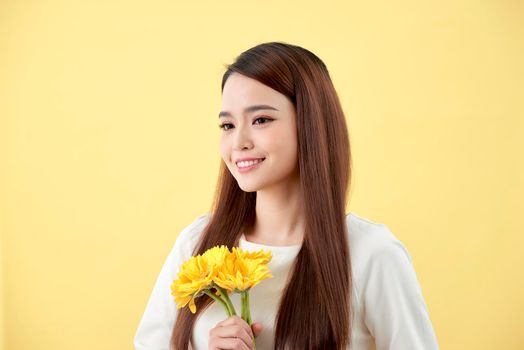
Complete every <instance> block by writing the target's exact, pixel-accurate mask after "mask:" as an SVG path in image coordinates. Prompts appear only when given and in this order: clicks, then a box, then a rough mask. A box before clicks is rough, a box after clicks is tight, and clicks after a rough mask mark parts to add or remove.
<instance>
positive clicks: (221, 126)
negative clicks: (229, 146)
mask: <svg viewBox="0 0 524 350" xmlns="http://www.w3.org/2000/svg"><path fill="white" fill-rule="evenodd" d="M259 119H266V120H268V121H272V120H273V119H271V118H267V117H258V118H256V119H255V121H257V120H259ZM262 124H266V123H262ZM226 125H232V124H231V123H223V124H219V125H218V127H219V128H220V129H222V130H224V131H227V130H229V129H230V128H229V129H226V128H225V126H226Z"/></svg>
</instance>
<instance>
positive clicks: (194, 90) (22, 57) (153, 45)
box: [0, 0, 524, 350]
mask: <svg viewBox="0 0 524 350" xmlns="http://www.w3.org/2000/svg"><path fill="white" fill-rule="evenodd" d="M523 23H524V6H523V3H522V2H521V1H519V0H484V1H483V0H471V1H465V0H445V1H442V0H433V1H415V0H413V1H407V0H400V1H385V0H384V1H340V2H331V1H315V2H310V1H290V2H281V1H264V2H253V1H234V2H233V1H191V2H189V1H187V2H177V1H174V0H171V1H129V0H127V1H114V0H111V1H110V0H104V1H72V0H63V1H57V0H49V1H23V0H20V1H3V2H1V3H0V118H1V119H0V140H1V142H0V146H1V148H0V152H1V153H0V157H1V158H0V186H1V187H0V194H1V196H0V205H1V207H0V215H1V217H0V219H1V220H0V232H1V234H2V236H1V248H2V249H1V251H0V256H1V259H2V260H1V261H2V271H1V273H0V276H1V277H2V279H0V285H1V286H2V289H1V293H0V295H1V297H2V300H3V303H2V306H1V307H0V311H2V313H1V316H2V327H0V329H1V330H2V332H1V334H2V340H3V343H4V344H5V348H4V349H6V350H26V349H27V350H29V349H31V350H33V349H53V350H61V349H64V350H65V349H75V350H83V349H89V350H92V349H107V350H109V349H111V350H114V349H132V348H133V346H132V338H133V336H134V333H135V330H136V327H137V326H138V322H139V320H140V317H141V316H142V313H143V311H144V308H145V304H146V302H147V298H148V297H149V294H150V292H151V289H152V287H153V283H154V282H155V280H156V277H157V275H158V273H159V271H160V268H161V265H162V263H163V262H164V259H165V258H166V256H167V254H168V252H169V250H170V249H171V247H172V245H173V243H174V241H175V239H176V237H177V235H178V234H179V232H180V231H181V230H182V229H183V228H184V227H185V226H187V225H188V224H189V223H190V222H191V221H192V220H194V219H195V218H196V217H197V216H198V215H200V214H202V213H204V212H206V211H208V210H209V208H210V205H211V198H212V195H213V191H214V188H215V185H216V178H217V175H218V165H219V162H220V156H219V152H218V142H219V137H220V132H221V131H220V130H219V128H218V127H217V125H218V118H217V114H218V111H219V108H220V79H221V76H222V73H223V72H224V68H223V65H224V64H226V63H231V62H232V61H233V59H234V58H235V57H236V56H237V55H238V54H240V53H241V52H242V51H244V50H246V49H248V48H249V47H252V46H254V45H256V44H258V43H261V42H264V41H273V40H282V41H286V42H289V43H292V44H297V45H300V46H303V47H305V48H308V49H310V50H311V51H313V52H314V53H316V54H317V55H318V56H319V57H320V58H321V59H323V60H324V62H325V63H326V64H327V66H328V68H329V70H330V73H331V75H332V78H333V80H334V83H335V87H336V88H337V91H338V93H339V95H340V98H341V101H342V103H343V108H344V110H345V112H346V117H347V120H348V126H349V130H350V137H351V141H352V147H353V155H354V183H353V191H352V197H351V202H350V205H349V207H348V210H350V211H353V212H355V213H357V214H358V215H360V216H364V217H366V218H369V219H371V220H373V221H376V222H383V223H386V224H387V225H388V226H389V227H390V228H391V230H392V231H393V232H394V234H395V235H396V236H397V237H398V238H399V239H401V241H403V242H404V243H405V245H406V247H407V248H408V250H409V252H410V254H411V256H412V258H413V261H414V265H415V269H416V271H417V275H418V278H419V281H420V283H421V286H422V290H423V293H424V297H425V300H426V302H427V305H428V308H429V311H430V317H431V319H432V322H433V326H434V328H435V332H436V334H437V338H438V340H439V344H440V346H441V348H442V349H457V350H459V349H460V350H462V349H476V350H479V349H523V348H524V335H523V333H522V328H523V326H524V300H523V295H524V274H523V269H522V268H523V266H524V259H523V257H522V246H523V244H524V238H523V233H524V227H523V226H524V225H523V223H522V210H523V206H522V198H523V195H524V189H523V183H524V177H523V168H524V166H523V158H524V157H523V155H522V150H523V149H524V141H523V139H524V137H523V136H522V135H523V133H524V130H523V119H524V108H523V97H524V88H523V81H524V68H523V63H522V62H524V40H523V39H522V38H523V37H524V25H523Z"/></svg>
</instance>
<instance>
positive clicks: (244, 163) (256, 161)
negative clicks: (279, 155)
mask: <svg viewBox="0 0 524 350" xmlns="http://www.w3.org/2000/svg"><path fill="white" fill-rule="evenodd" d="M262 160H263V159H257V160H249V161H247V162H244V161H243V162H238V163H237V166H238V167H239V168H245V167H248V166H251V165H253V164H256V163H260V162H261V161H262Z"/></svg>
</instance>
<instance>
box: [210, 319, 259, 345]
mask: <svg viewBox="0 0 524 350" xmlns="http://www.w3.org/2000/svg"><path fill="white" fill-rule="evenodd" d="M246 324H247V323H246ZM214 333H215V337H218V338H238V339H240V340H242V342H244V343H245V344H246V345H248V346H249V347H250V348H251V347H252V346H253V335H251V334H249V333H248V331H247V330H246V328H245V327H242V326H240V325H238V324H233V325H229V326H224V327H218V328H217V329H216V330H215V331H214Z"/></svg>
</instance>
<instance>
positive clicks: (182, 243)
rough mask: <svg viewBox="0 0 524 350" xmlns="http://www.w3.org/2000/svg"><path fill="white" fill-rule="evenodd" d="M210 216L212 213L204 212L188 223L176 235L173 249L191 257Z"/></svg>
mask: <svg viewBox="0 0 524 350" xmlns="http://www.w3.org/2000/svg"><path fill="white" fill-rule="evenodd" d="M210 218H211V214H210V213H204V214H201V215H199V216H198V217H196V218H195V219H193V221H191V222H190V223H189V224H188V225H186V226H185V227H184V228H183V229H182V231H181V232H180V233H179V234H178V236H177V237H176V239H175V243H174V246H173V250H174V251H175V250H176V251H178V252H184V253H185V254H186V255H187V256H186V258H189V257H190V256H191V255H192V252H193V248H194V247H195V246H196V244H197V242H198V240H199V239H200V236H201V234H202V232H203V231H204V229H205V228H206V226H207V224H208V222H209V220H210Z"/></svg>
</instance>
